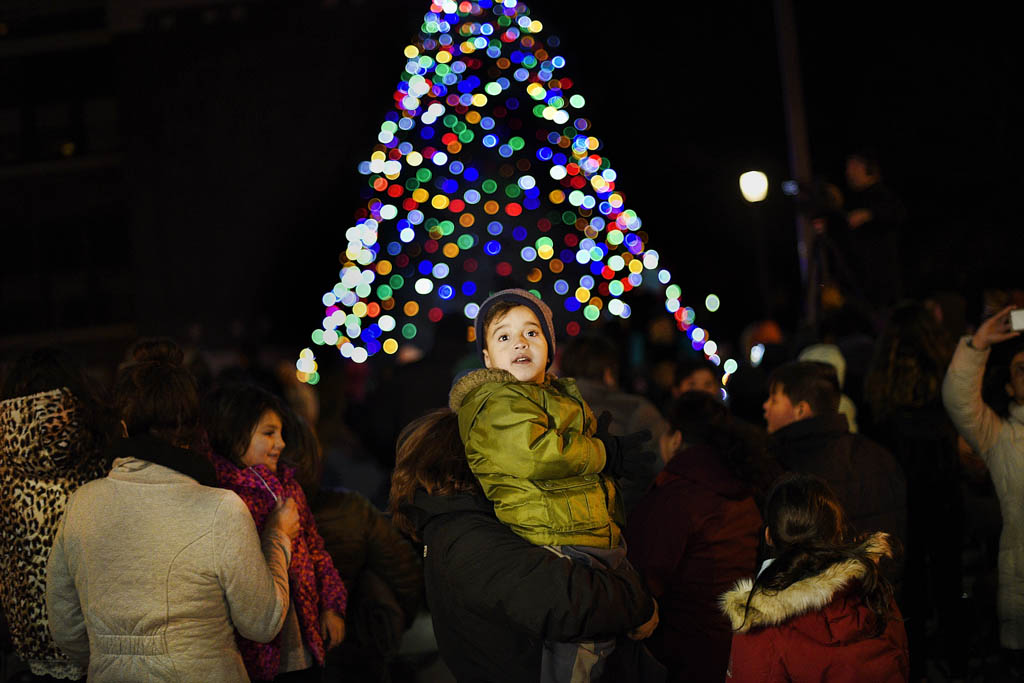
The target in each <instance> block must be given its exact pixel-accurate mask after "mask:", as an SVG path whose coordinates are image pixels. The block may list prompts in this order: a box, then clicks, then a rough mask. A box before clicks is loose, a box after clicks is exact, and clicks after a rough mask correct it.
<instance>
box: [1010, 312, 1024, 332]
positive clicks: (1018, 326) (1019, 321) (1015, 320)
mask: <svg viewBox="0 0 1024 683" xmlns="http://www.w3.org/2000/svg"><path fill="white" fill-rule="evenodd" d="M1010 329H1011V330H1013V331H1014V332H1019V331H1021V330H1024V308H1018V309H1016V310H1013V311H1010Z"/></svg>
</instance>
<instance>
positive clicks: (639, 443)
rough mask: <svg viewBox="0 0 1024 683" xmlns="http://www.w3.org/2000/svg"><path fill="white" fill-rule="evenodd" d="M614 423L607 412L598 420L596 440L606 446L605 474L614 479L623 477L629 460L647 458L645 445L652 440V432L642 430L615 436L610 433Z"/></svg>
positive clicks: (595, 433)
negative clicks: (609, 428) (644, 449)
mask: <svg viewBox="0 0 1024 683" xmlns="http://www.w3.org/2000/svg"><path fill="white" fill-rule="evenodd" d="M611 423H612V414H611V413H609V412H608V411H607V410H606V411H604V412H603V413H601V415H600V417H598V418H597V431H596V432H594V438H595V439H600V440H601V443H603V444H604V452H605V465H604V470H602V471H603V472H604V473H605V474H608V475H610V476H612V477H621V476H622V475H623V473H624V472H625V470H626V463H627V461H629V460H636V459H639V458H641V457H645V456H646V453H645V452H644V451H643V445H644V443H646V442H647V441H650V439H651V430H649V429H642V430H640V431H639V432H633V433H632V434H625V435H623V436H615V435H614V434H611V433H609V432H608V427H609V426H610V425H611Z"/></svg>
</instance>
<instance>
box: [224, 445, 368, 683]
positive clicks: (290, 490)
mask: <svg viewBox="0 0 1024 683" xmlns="http://www.w3.org/2000/svg"><path fill="white" fill-rule="evenodd" d="M208 457H209V459H210V462H212V463H213V467H214V469H215V470H216V471H217V483H218V484H220V486H222V487H223V488H226V489H230V490H231V491H234V492H235V493H237V494H238V495H239V497H240V498H241V499H242V500H244V501H245V504H246V505H247V506H248V507H249V512H251V513H252V517H253V520H254V521H255V522H256V530H257V531H259V532H260V533H262V532H263V525H264V523H265V522H266V520H267V516H268V515H269V514H270V511H271V510H273V509H274V504H275V502H276V500H275V498H274V495H276V496H277V497H278V498H280V499H282V500H283V499H285V498H289V497H291V498H294V499H295V503H296V505H297V506H298V508H299V519H300V520H301V523H302V531H301V532H300V533H299V536H298V538H296V539H295V540H293V541H292V561H291V565H290V566H289V567H288V584H289V589H290V592H291V600H292V604H293V605H294V606H295V612H296V614H297V615H298V618H299V626H300V627H301V629H302V639H303V642H304V643H305V644H306V647H308V648H309V650H310V652H312V653H313V657H314V658H315V659H316V661H317V663H318V664H320V665H321V666H323V663H324V655H325V651H324V643H323V639H322V638H321V637H320V612H322V611H323V610H326V609H333V610H335V611H337V612H338V613H339V614H340V615H342V616H343V617H344V616H345V603H346V600H347V597H348V592H347V591H346V590H345V584H344V583H342V581H341V577H340V576H338V570H337V569H335V568H334V563H333V562H332V561H331V556H330V555H329V554H328V553H327V551H326V550H325V549H324V540H323V538H321V537H320V533H319V532H318V531H317V529H316V522H314V521H313V513H312V512H310V509H309V504H308V503H307V502H306V496H305V495H304V494H303V493H302V488H301V487H300V486H299V483H298V482H297V481H296V480H295V469H294V468H292V467H289V466H288V465H285V464H284V463H281V464H280V465H279V466H278V472H277V474H274V473H273V472H271V471H270V468H268V467H266V466H265V465H255V466H252V467H247V468H245V469H240V468H239V467H237V466H236V465H235V464H234V463H232V462H231V461H229V460H227V459H226V458H222V457H221V456H219V455H216V454H214V453H209V454H208ZM271 492H273V493H271ZM280 638H281V636H280V634H278V636H277V637H276V638H274V640H272V641H271V642H269V643H256V642H253V641H251V640H246V639H245V638H242V637H241V636H239V635H237V634H236V640H237V641H238V649H239V650H240V651H241V653H242V659H243V660H244V661H245V668H246V670H248V672H249V676H250V677H251V678H253V679H256V680H269V679H272V678H274V677H275V676H277V675H278V670H279V668H280V662H281V644H280Z"/></svg>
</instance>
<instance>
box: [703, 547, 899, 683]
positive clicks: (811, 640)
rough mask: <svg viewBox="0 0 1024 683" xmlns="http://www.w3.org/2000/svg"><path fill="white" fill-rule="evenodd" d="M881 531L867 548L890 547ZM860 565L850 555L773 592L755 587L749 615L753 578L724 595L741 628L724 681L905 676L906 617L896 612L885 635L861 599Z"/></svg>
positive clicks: (892, 679) (849, 681)
mask: <svg viewBox="0 0 1024 683" xmlns="http://www.w3.org/2000/svg"><path fill="white" fill-rule="evenodd" d="M884 539H885V536H884V535H883V534H876V535H875V536H873V537H872V538H871V540H869V541H868V544H869V546H868V547H869V552H872V551H871V550H870V548H877V547H879V546H878V545H877V544H879V543H881V544H883V545H884V547H885V550H886V551H887V550H888V545H887V543H886V541H885V540H884ZM863 574H864V568H863V565H861V564H860V563H858V562H855V561H852V560H848V561H844V562H840V563H838V564H834V565H832V566H831V567H829V568H828V569H826V570H825V571H823V572H822V573H821V574H818V575H816V576H812V577H810V578H807V579H802V580H800V581H797V582H796V583H794V584H792V585H791V586H789V587H788V588H785V589H783V590H781V591H778V592H777V593H775V594H766V593H763V592H760V591H759V592H758V593H756V594H755V596H754V599H753V600H751V604H750V611H749V612H747V613H746V621H744V616H745V607H746V604H747V597H748V596H749V595H750V587H751V584H752V582H751V580H750V579H745V580H744V581H741V582H739V583H737V584H736V588H734V589H733V590H731V591H729V592H728V593H726V594H725V595H723V596H722V600H721V604H722V611H723V612H725V614H726V616H728V617H729V619H730V621H731V622H732V625H733V628H734V629H736V630H737V632H736V633H735V634H734V635H733V638H732V653H731V656H730V661H729V671H728V672H727V674H726V681H729V682H730V683H743V682H746V681H750V682H751V683H753V682H755V681H756V682H757V683H772V682H773V681H825V682H828V683H854V682H859V681H872V682H873V683H898V682H904V681H906V680H907V679H908V676H909V674H910V660H909V656H908V653H907V634H906V631H905V630H904V628H903V618H902V616H900V614H899V611H898V609H897V608H896V606H895V604H894V605H893V612H894V615H893V616H892V617H891V618H890V619H889V621H888V622H887V624H886V628H885V630H884V631H883V632H882V633H881V634H880V635H877V636H876V635H873V634H874V630H875V628H874V627H875V624H876V623H877V622H876V621H875V619H876V617H875V615H874V613H873V612H871V610H869V609H868V608H867V607H866V606H865V605H864V602H863V601H862V600H861V598H860V594H859V590H860V585H859V579H860V577H862V576H863Z"/></svg>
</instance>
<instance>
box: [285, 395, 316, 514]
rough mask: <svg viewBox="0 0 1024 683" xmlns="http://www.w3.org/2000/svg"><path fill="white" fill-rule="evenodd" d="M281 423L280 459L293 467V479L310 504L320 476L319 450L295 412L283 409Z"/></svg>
mask: <svg viewBox="0 0 1024 683" xmlns="http://www.w3.org/2000/svg"><path fill="white" fill-rule="evenodd" d="M281 422H282V423H283V424H282V432H283V434H284V435H285V436H286V437H287V438H286V439H285V445H284V450H282V451H281V460H283V461H285V462H287V463H288V464H290V465H292V466H293V467H294V468H295V480H296V481H297V482H299V486H301V487H302V492H303V493H305V494H306V500H307V501H309V502H310V505H312V501H313V500H315V499H316V496H317V494H318V493H319V492H320V481H321V480H322V479H323V475H324V454H323V449H322V448H321V446H320V441H319V439H317V436H316V433H315V432H314V431H313V427H312V426H311V425H310V424H309V422H308V421H307V420H306V418H304V417H303V416H302V415H300V414H299V412H298V411H296V410H293V409H292V408H290V407H286V409H285V412H284V414H282V415H281Z"/></svg>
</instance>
